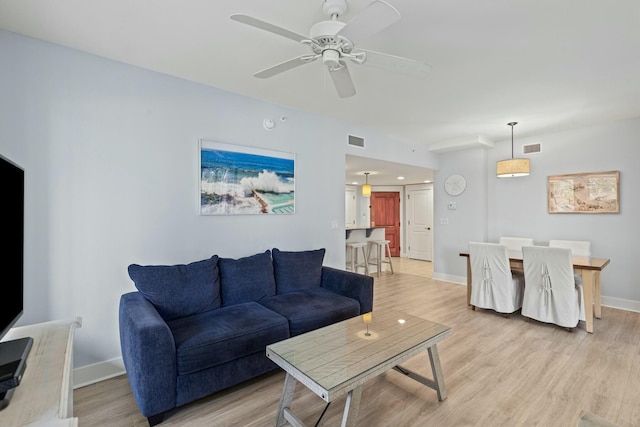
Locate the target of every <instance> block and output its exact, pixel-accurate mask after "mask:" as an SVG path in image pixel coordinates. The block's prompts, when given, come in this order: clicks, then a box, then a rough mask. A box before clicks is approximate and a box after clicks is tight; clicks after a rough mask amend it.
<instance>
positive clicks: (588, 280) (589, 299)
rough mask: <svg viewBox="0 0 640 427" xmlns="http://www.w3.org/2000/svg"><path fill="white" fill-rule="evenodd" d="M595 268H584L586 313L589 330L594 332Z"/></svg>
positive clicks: (583, 282) (583, 283)
mask: <svg viewBox="0 0 640 427" xmlns="http://www.w3.org/2000/svg"><path fill="white" fill-rule="evenodd" d="M593 282H594V277H593V270H582V290H583V293H584V315H585V317H586V326H587V332H589V333H593V288H594V285H593Z"/></svg>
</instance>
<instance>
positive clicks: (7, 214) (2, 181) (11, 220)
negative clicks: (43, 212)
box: [0, 155, 24, 338]
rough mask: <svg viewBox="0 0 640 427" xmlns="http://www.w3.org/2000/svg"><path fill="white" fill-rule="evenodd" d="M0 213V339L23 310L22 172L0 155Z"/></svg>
mask: <svg viewBox="0 0 640 427" xmlns="http://www.w3.org/2000/svg"><path fill="white" fill-rule="evenodd" d="M0 188H2V192H1V193H0V200H1V202H0V206H1V208H0V211H1V212H2V217H3V219H2V232H1V233H0V236H1V240H2V248H3V251H2V252H3V255H2V256H0V260H1V261H0V265H1V266H2V268H0V272H2V273H0V281H1V282H2V284H1V286H0V295H1V298H0V300H1V301H2V307H0V338H2V337H3V336H4V335H5V334H6V333H7V331H9V329H11V327H12V326H13V325H14V324H15V323H16V321H17V320H18V319H19V318H20V316H21V315H22V311H23V279H24V276H23V268H24V267H23V261H24V170H23V169H22V168H21V167H19V166H18V165H16V164H15V163H13V162H11V161H10V160H8V159H6V158H5V157H3V156H2V155H0Z"/></svg>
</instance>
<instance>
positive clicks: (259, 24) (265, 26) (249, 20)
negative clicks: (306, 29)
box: [231, 13, 309, 42]
mask: <svg viewBox="0 0 640 427" xmlns="http://www.w3.org/2000/svg"><path fill="white" fill-rule="evenodd" d="M231 19H233V20H234V21H238V22H242V23H243V24H247V25H251V26H252V27H256V28H260V29H261V30H265V31H269V32H270V33H274V34H277V35H279V36H282V37H286V38H288V39H291V40H294V41H297V42H301V41H302V40H308V39H309V37H307V36H303V35H301V34H298V33H294V32H293V31H289V30H287V29H285V28H282V27H278V26H277V25H273V24H270V23H268V22H265V21H261V20H260V19H257V18H254V17H252V16H248V15H243V14H240V13H237V14H234V15H231Z"/></svg>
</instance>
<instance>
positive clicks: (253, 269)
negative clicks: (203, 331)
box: [218, 250, 276, 307]
mask: <svg viewBox="0 0 640 427" xmlns="http://www.w3.org/2000/svg"><path fill="white" fill-rule="evenodd" d="M218 266H219V267H220V294H221V296H222V305H223V306H224V307H227V306H230V305H235V304H242V303H245V302H251V301H258V300H259V299H260V298H263V297H266V296H271V295H275V293H276V282H275V279H274V278H273V265H272V261H271V251H269V250H267V251H265V252H263V253H261V254H256V255H252V256H248V257H244V258H239V259H231V258H220V259H219V260H218Z"/></svg>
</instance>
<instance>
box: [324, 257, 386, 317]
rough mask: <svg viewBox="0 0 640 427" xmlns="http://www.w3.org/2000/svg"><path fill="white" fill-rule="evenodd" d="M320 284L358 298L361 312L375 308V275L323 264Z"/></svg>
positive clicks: (338, 292) (341, 293)
mask: <svg viewBox="0 0 640 427" xmlns="http://www.w3.org/2000/svg"><path fill="white" fill-rule="evenodd" d="M320 286H321V287H323V288H325V289H329V290H331V291H333V292H335V293H337V294H340V295H343V296H345V297H349V298H353V299H355V300H358V302H359V303H360V314H364V313H368V312H370V311H372V310H373V277H371V276H365V275H364V274H359V273H352V272H350V271H345V270H338V269H337V268H331V267H326V266H323V267H322V282H321V284H320Z"/></svg>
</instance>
